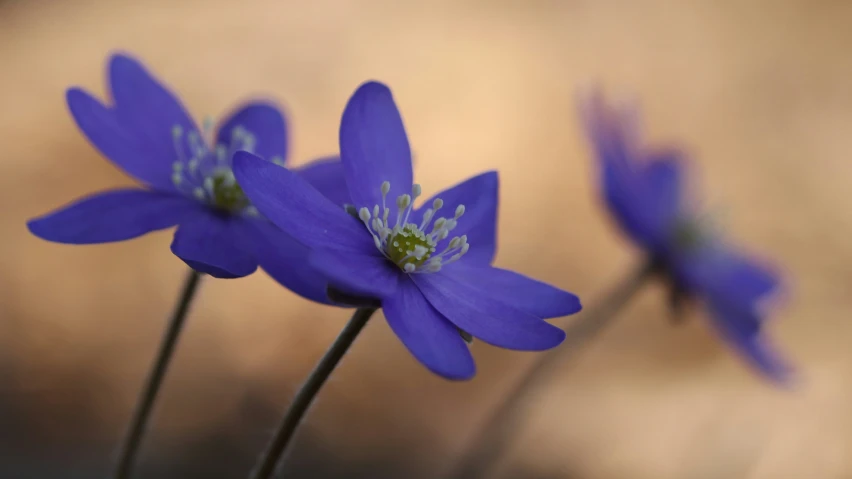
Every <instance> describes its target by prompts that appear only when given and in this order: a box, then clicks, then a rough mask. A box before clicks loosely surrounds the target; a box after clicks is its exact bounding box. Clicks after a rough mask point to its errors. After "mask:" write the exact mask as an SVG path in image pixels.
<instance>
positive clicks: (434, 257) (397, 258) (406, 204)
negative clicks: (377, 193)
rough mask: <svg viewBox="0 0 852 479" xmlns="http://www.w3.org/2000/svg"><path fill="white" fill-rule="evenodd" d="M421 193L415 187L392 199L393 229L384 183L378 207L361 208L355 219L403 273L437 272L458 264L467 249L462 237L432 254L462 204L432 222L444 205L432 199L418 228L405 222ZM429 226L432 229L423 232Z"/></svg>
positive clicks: (462, 209) (387, 187) (458, 215)
mask: <svg viewBox="0 0 852 479" xmlns="http://www.w3.org/2000/svg"><path fill="white" fill-rule="evenodd" d="M421 191H422V190H421V188H420V185H417V184H415V185H414V186H413V187H412V189H411V194H410V195H409V194H403V195H400V196H399V197H397V198H396V201H395V203H396V207H397V212H396V215H395V221H394V224H393V226H391V225H390V223H388V218H389V217H390V213H391V212H390V209H389V208H388V207H387V195H388V193H389V192H390V182H388V181H385V182H383V183H382V185H381V193H382V204H381V207H380V206H379V205H374V206H373V208H372V212H371V211H370V209H369V208H367V207H362V208H361V209H360V210H358V212H357V216H358V218H359V219H360V220H361V222H363V223H364V226H366V227H367V230H368V231H369V232H370V234H371V235H372V237H373V242H374V243H375V244H376V248H378V249H379V251H381V252H382V254H383V255H385V257H387V258H388V259H389V260H391V261H392V262H393V263H394V264H396V265H397V266H398V267H399V268H400V269H402V270H403V271H404V272H406V273H432V272H436V271H439V270H440V269H441V267H442V266H444V265H447V264H450V263H452V262H454V261H458V259H459V258H461V257H462V256H463V255H464V254H465V253H467V251H468V249H469V248H470V245H469V244H468V243H467V236H465V235H462V236H461V237H454V238H453V239H452V240H450V241H449V243H448V244H447V246H446V247H445V248H444V250H443V251H442V252H440V253H438V254H436V253H435V251H436V249H437V246H438V243H439V242H441V241H443V240H445V239H446V238H447V237H448V236H449V234H450V231H452V230H453V229H454V228H455V227H456V225H457V224H458V219H459V218H461V216H462V215H463V214H464V212H465V206H464V205H458V206H457V207H456V209H455V214H454V216H453V217H452V218H444V217H440V218H437V219H435V214H436V213H437V211H438V210H440V209H441V208H442V207H443V205H444V202H443V200H441V199H440V198H436V199H435V200H434V201H433V202H432V208H428V209H427V210H426V211H425V212H424V214H423V219H422V221H421V223H420V224H419V225H416V224H414V223H409V222H408V220H409V219H410V217H411V213H412V210H413V207H414V201H415V200H416V199H417V198H418V197H419V196H420V194H421ZM347 211H352V210H351V209H350V210H347ZM433 219H434V220H435V221H434V224H433V223H432V220H433ZM430 224H432V229H431V231H430V232H428V233H427V228H429V225H430ZM450 255H451V256H450Z"/></svg>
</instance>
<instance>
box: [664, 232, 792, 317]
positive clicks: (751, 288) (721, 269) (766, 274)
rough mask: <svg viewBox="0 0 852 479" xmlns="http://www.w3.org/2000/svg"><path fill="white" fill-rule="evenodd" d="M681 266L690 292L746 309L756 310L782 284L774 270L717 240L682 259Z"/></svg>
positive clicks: (680, 272) (680, 271) (682, 274)
mask: <svg viewBox="0 0 852 479" xmlns="http://www.w3.org/2000/svg"><path fill="white" fill-rule="evenodd" d="M678 266H679V268H680V269H679V274H680V275H681V276H682V277H683V278H684V281H686V283H687V286H688V289H690V290H692V291H698V292H700V293H704V294H707V295H709V296H713V297H715V298H720V299H721V298H724V301H725V302H727V303H730V304H733V305H739V306H742V307H745V308H751V307H754V304H755V302H756V301H758V300H760V299H761V298H763V297H764V296H766V295H768V294H770V293H772V292H773V291H775V290H776V289H778V287H779V284H780V279H779V277H778V274H777V273H776V272H775V271H772V270H771V269H769V268H767V267H765V266H763V265H761V264H759V263H758V262H756V261H755V260H753V259H751V258H748V257H746V256H744V255H742V254H740V253H739V252H736V251H734V250H732V249H731V248H729V247H727V246H726V245H723V244H721V243H720V242H718V241H715V242H713V243H711V244H708V245H707V246H705V247H704V248H703V249H702V250H700V251H696V252H695V253H694V254H692V255H690V256H688V257H685V258H682V260H681V261H680V262H679V264H678Z"/></svg>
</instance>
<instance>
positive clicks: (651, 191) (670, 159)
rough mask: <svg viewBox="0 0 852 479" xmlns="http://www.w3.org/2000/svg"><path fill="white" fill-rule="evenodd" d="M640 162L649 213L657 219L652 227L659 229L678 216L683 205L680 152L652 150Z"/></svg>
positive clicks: (682, 165)
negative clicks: (644, 159) (641, 163)
mask: <svg viewBox="0 0 852 479" xmlns="http://www.w3.org/2000/svg"><path fill="white" fill-rule="evenodd" d="M643 166H644V169H643V171H642V176H643V181H644V184H645V188H646V190H647V194H648V196H649V198H650V201H649V205H648V207H649V208H650V209H651V212H650V214H649V216H650V217H651V218H655V219H657V221H658V222H659V224H658V225H655V226H654V228H657V229H660V230H662V229H664V228H667V227H670V225H671V224H672V223H673V222H674V221H676V220H677V218H678V217H679V216H680V214H681V210H682V208H683V201H682V200H683V197H682V196H683V194H682V191H681V190H682V188H683V184H682V183H683V169H684V160H683V155H682V154H681V153H680V152H679V151H677V150H665V151H659V152H655V153H652V154H650V155H648V157H647V159H646V163H645V164H644V165H643Z"/></svg>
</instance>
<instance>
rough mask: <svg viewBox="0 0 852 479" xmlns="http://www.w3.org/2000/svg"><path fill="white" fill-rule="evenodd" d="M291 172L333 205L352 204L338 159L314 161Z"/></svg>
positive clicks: (330, 158)
mask: <svg viewBox="0 0 852 479" xmlns="http://www.w3.org/2000/svg"><path fill="white" fill-rule="evenodd" d="M293 171H295V172H296V174H298V175H299V176H301V177H302V178H303V179H304V180H305V181H307V182H308V183H310V184H311V185H312V186H313V187H314V188H316V189H317V191H319V192H320V193H322V194H323V196H325V197H326V198H328V199H329V200H331V202H332V203H334V204H335V205H338V206H343V205H345V204H351V203H352V198H351V197H350V196H349V188H347V186H346V174H345V172H344V171H343V163H342V162H341V161H340V157H337V156H334V157H329V158H322V159H319V160H315V161H312V162H310V163H308V164H307V165H305V166H303V167H301V168H298V169H294V170H293Z"/></svg>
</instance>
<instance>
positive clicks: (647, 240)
mask: <svg viewBox="0 0 852 479" xmlns="http://www.w3.org/2000/svg"><path fill="white" fill-rule="evenodd" d="M582 116H583V123H584V125H585V128H586V132H587V135H588V136H589V138H590V140H591V143H592V146H593V149H594V152H595V156H596V157H597V163H598V165H599V169H600V174H601V190H602V192H601V193H602V196H603V197H604V200H605V202H606V206H607V208H608V209H609V210H610V213H611V214H612V215H613V216H614V217H615V219H616V221H617V222H618V223H619V226H620V227H621V229H622V230H623V231H624V233H625V234H626V235H627V236H628V237H629V238H630V239H631V240H633V241H635V242H636V243H638V244H639V245H640V246H642V247H644V248H648V249H651V250H652V252H653V253H658V252H660V251H661V250H662V249H663V248H664V247H665V245H666V243H667V241H668V236H669V227H670V224H671V221H672V220H673V219H674V217H673V216H672V215H671V211H675V210H673V209H672V208H671V207H672V206H676V207H679V205H673V204H671V203H668V201H669V200H668V199H667V198H668V196H667V195H668V193H669V192H670V191H671V190H668V191H666V192H664V193H663V194H662V195H661V194H660V193H659V192H658V191H656V190H655V189H654V188H655V187H657V186H661V185H655V184H654V183H657V182H660V183H662V182H664V181H668V180H670V179H674V180H675V182H676V181H677V180H678V177H677V175H674V176H673V177H669V176H667V174H668V173H669V172H670V171H668V170H667V167H668V166H669V165H668V161H667V160H665V158H668V157H669V156H670V155H668V154H663V155H658V156H660V158H659V159H662V160H665V161H663V162H662V163H660V164H659V165H655V164H654V163H656V162H657V161H658V159H654V158H655V155H654V154H652V155H650V157H651V159H652V160H653V161H652V166H650V171H645V168H646V166H645V165H644V163H643V161H642V160H643V158H644V156H643V152H642V151H641V150H640V144H639V128H638V125H637V111H635V110H634V109H631V108H615V107H613V106H610V105H608V104H607V103H606V102H605V101H604V98H603V96H602V95H601V94H600V93H599V92H596V93H595V94H594V95H591V96H590V97H589V98H587V99H586V101H585V102H584V103H583V104H582ZM672 171H674V170H672ZM665 186H666V187H667V188H668V187H669V186H671V184H667V185H665ZM664 206H668V207H669V208H668V209H666V208H663V207H664Z"/></svg>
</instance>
